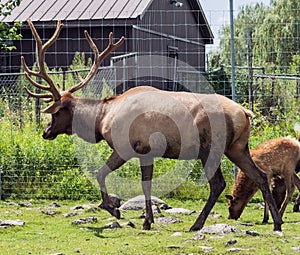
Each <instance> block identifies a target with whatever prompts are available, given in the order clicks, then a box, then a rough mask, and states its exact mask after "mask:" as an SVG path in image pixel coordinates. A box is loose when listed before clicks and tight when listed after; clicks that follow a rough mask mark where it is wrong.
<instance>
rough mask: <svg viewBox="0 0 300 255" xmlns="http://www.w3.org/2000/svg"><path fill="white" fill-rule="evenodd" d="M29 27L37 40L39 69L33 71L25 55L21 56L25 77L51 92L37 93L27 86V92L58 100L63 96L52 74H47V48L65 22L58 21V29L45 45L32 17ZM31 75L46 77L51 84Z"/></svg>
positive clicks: (33, 83)
mask: <svg viewBox="0 0 300 255" xmlns="http://www.w3.org/2000/svg"><path fill="white" fill-rule="evenodd" d="M27 22H28V24H29V27H30V29H31V32H32V34H33V36H34V39H35V41H36V45H37V62H38V69H39V70H38V71H37V72H35V71H32V70H30V69H29V67H28V66H27V64H26V62H25V59H24V57H23V56H22V57H21V62H22V65H23V67H24V71H25V77H26V78H27V80H28V81H29V82H30V83H31V84H32V85H33V86H35V87H37V88H39V89H42V90H46V91H49V92H50V93H51V94H36V93H32V92H31V91H30V90H28V89H27V88H26V91H27V93H28V94H29V95H30V96H33V97H37V98H52V100H54V101H58V100H59V99H60V97H61V95H60V93H59V91H58V90H57V88H56V87H55V85H54V82H53V81H52V79H51V78H50V76H49V75H48V74H47V72H46V69H45V64H44V62H45V52H46V50H47V49H48V48H49V47H50V46H51V45H52V44H53V43H54V42H55V41H56V39H57V38H58V36H59V33H60V31H61V29H62V27H63V24H61V21H58V22H57V26H56V30H55V32H54V34H53V36H52V37H51V38H50V39H49V40H48V41H47V42H46V43H45V44H44V45H43V44H42V40H41V38H40V36H39V34H38V33H37V31H36V29H35V27H34V25H33V23H32V21H31V19H28V20H27ZM30 75H33V76H36V77H40V78H42V79H44V80H45V81H46V82H47V83H48V85H49V86H44V85H42V84H39V83H37V82H35V81H34V80H33V79H32V78H31V77H30Z"/></svg>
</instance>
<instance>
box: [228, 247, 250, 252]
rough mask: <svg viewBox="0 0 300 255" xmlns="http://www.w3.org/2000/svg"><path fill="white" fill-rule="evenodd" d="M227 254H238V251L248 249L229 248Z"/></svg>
mask: <svg viewBox="0 0 300 255" xmlns="http://www.w3.org/2000/svg"><path fill="white" fill-rule="evenodd" d="M227 251H228V252H238V251H249V249H243V248H230V249H227Z"/></svg>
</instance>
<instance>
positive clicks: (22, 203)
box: [18, 202, 32, 207]
mask: <svg viewBox="0 0 300 255" xmlns="http://www.w3.org/2000/svg"><path fill="white" fill-rule="evenodd" d="M18 204H19V206H22V207H30V206H32V204H31V203H30V202H19V203H18Z"/></svg>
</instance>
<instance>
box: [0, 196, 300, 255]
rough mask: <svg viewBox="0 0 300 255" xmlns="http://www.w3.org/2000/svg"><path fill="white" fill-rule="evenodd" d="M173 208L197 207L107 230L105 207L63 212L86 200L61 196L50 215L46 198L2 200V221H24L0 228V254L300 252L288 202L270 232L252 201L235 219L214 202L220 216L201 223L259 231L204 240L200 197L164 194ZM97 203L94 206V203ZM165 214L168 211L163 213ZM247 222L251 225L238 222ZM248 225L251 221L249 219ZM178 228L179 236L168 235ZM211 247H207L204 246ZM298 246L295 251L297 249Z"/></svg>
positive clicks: (135, 216) (129, 215)
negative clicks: (277, 227)
mask: <svg viewBox="0 0 300 255" xmlns="http://www.w3.org/2000/svg"><path fill="white" fill-rule="evenodd" d="M166 202H167V203H168V204H169V205H171V206H173V207H184V208H187V209H190V210H197V213H193V214H191V215H181V214H177V215H173V217H177V218H179V219H181V220H182V222H179V223H174V224H168V225H166V224H159V223H156V224H153V228H152V230H150V231H143V230H141V226H142V223H143V219H141V218H140V215H141V212H140V211H138V212H135V211H129V212H123V213H122V215H123V216H124V219H121V220H118V222H119V223H120V224H122V223H126V222H128V221H129V220H130V221H131V222H133V223H134V224H135V225H136V228H131V227H129V226H123V227H122V228H121V229H107V228H105V226H106V225H107V224H108V223H110V222H113V221H115V219H113V218H111V216H110V215H109V214H108V213H107V212H106V211H103V210H100V211H96V212H87V211H85V212H84V214H83V215H78V216H74V217H70V218H65V217H63V214H64V213H68V212H70V208H71V207H73V206H75V205H78V204H87V203H90V202H88V201H80V202H78V201H77V202H71V201H60V202H59V203H60V205H61V207H60V208H56V209H55V210H58V211H60V214H56V215H54V216H49V215H45V214H43V213H42V212H41V211H42V210H43V209H44V208H45V207H47V206H48V205H49V204H50V201H33V202H32V206H30V207H21V206H19V205H8V204H7V203H5V202H0V215H1V216H0V220H4V219H20V220H23V221H25V225H24V226H23V227H9V228H5V229H0V235H1V242H0V251H1V252H0V253H1V254H2V255H6V254H7V255H15V254H21V255H23V254H24V255H25V254H44V255H46V254H65V255H66V254H85V255H91V254H130V255H131V254H218V255H219V254H231V253H232V252H230V251H229V249H231V248H241V250H240V251H236V252H234V254H238V255H241V254H247V255H251V254H255V255H256V254H264V255H267V254H270V255H271V254H272V255H274V254H298V253H299V248H300V246H299V240H300V233H299V226H300V220H299V214H297V213H292V204H289V206H288V208H287V210H286V213H285V215H284V221H285V224H284V225H283V232H282V233H283V235H282V236H280V235H278V234H276V233H275V232H273V225H272V224H271V223H269V224H267V225H262V224H261V223H260V221H261V220H262V215H263V210H259V209H258V206H257V204H256V203H250V204H249V205H248V206H247V207H246V209H245V211H244V213H243V214H242V217H241V218H240V220H238V221H232V220H228V219H227V215H228V212H227V205H226V203H220V202H218V203H217V204H216V205H215V207H214V209H213V210H214V212H215V213H216V214H220V215H221V217H218V218H214V217H212V216H209V218H208V220H207V222H206V224H205V226H208V225H212V224H216V223H227V224H230V225H233V226H235V227H237V228H239V229H241V230H243V231H245V230H251V231H256V232H258V233H259V234H260V235H259V236H250V235H246V234H245V233H232V234H228V235H208V234H205V239H204V240H194V239H193V236H194V234H195V233H194V232H189V231H188V230H189V228H190V226H191V225H192V224H193V222H194V221H195V219H196V217H197V215H198V213H199V210H201V209H202V208H203V205H204V202H203V201H202V200H197V201H196V200H185V201H180V200H176V199H166ZM97 204H98V202H97V203H95V205H97ZM163 215H164V216H169V215H168V214H167V213H165V212H163ZM89 216H96V217H97V219H98V221H97V223H94V224H84V225H73V224H72V221H73V220H75V219H79V218H83V217H89ZM242 223H251V224H252V226H246V225H242ZM248 225H249V224H248ZM175 232H180V233H181V235H180V236H172V235H173V234H174V233H175ZM232 240H236V241H237V242H236V243H235V244H233V245H230V246H226V243H227V242H228V241H232ZM208 248H210V249H211V251H210V252H207V250H206V249H208ZM297 249H298V250H297Z"/></svg>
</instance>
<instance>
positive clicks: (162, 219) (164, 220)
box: [155, 217, 182, 224]
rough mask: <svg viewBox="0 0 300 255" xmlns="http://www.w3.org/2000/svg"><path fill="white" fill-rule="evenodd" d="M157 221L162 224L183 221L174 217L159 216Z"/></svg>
mask: <svg viewBox="0 0 300 255" xmlns="http://www.w3.org/2000/svg"><path fill="white" fill-rule="evenodd" d="M155 222H156V223H160V224H173V223H177V222H182V220H180V219H178V218H174V217H160V218H157V219H156V221H155Z"/></svg>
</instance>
